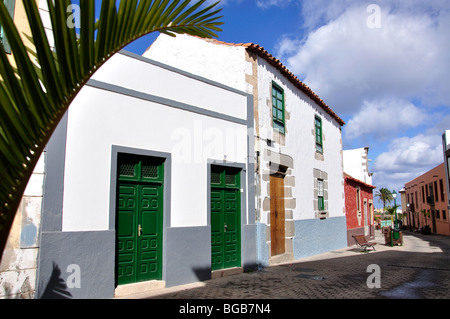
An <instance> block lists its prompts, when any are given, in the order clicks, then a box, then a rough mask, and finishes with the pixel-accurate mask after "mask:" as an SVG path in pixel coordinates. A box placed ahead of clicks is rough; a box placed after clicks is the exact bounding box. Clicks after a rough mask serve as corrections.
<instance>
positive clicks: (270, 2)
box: [256, 0, 292, 9]
mask: <svg viewBox="0 0 450 319" xmlns="http://www.w3.org/2000/svg"><path fill="white" fill-rule="evenodd" d="M291 1H292V0H256V5H257V6H258V7H259V8H262V9H266V8H269V7H272V6H283V7H284V6H286V5H288V4H289V2H291Z"/></svg>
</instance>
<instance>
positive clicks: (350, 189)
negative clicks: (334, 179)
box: [344, 177, 373, 230]
mask: <svg viewBox="0 0 450 319" xmlns="http://www.w3.org/2000/svg"><path fill="white" fill-rule="evenodd" d="M357 187H359V188H360V190H361V192H360V210H361V222H360V223H358V217H357V203H356V197H357V196H356V190H357ZM372 190H373V187H370V186H369V185H367V184H365V183H363V182H358V181H357V180H355V179H353V178H348V177H346V178H345V184H344V191H345V214H346V217H347V230H350V229H355V228H361V227H364V218H365V216H364V199H366V200H367V217H368V219H369V221H368V223H367V224H368V225H373V220H372V221H371V220H370V217H371V212H370V210H371V209H372V210H373V194H372ZM369 200H370V203H372V207H371V206H370V205H369Z"/></svg>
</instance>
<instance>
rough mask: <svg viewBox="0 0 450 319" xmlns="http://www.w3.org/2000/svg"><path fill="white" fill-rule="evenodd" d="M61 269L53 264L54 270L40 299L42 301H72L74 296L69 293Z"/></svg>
mask: <svg viewBox="0 0 450 319" xmlns="http://www.w3.org/2000/svg"><path fill="white" fill-rule="evenodd" d="M61 274H62V273H61V269H59V267H58V265H56V264H55V263H53V270H52V275H51V277H50V280H49V281H48V283H47V286H46V288H45V290H44V293H43V294H42V296H41V297H40V298H41V299H72V294H71V293H70V292H69V291H68V288H67V285H66V283H65V281H64V279H63V278H62V277H61Z"/></svg>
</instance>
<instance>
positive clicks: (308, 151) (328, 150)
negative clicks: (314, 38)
mask: <svg viewBox="0 0 450 319" xmlns="http://www.w3.org/2000/svg"><path fill="white" fill-rule="evenodd" d="M258 63H259V67H258V85H259V87H258V97H259V99H258V105H259V106H258V112H259V123H260V136H261V137H262V138H264V139H265V138H270V139H271V140H274V136H273V128H272V127H271V123H272V114H271V100H272V96H271V94H272V81H275V82H276V83H277V84H278V85H280V86H281V87H282V88H283V89H284V92H285V108H286V111H287V112H288V113H289V119H287V120H286V142H285V146H283V145H280V144H278V143H276V144H275V146H274V147H273V148H272V150H274V151H276V152H281V153H282V154H286V155H289V156H291V157H292V158H293V159H294V169H293V170H292V175H293V176H295V187H293V194H292V197H293V198H295V202H296V208H295V209H294V210H293V213H294V216H293V217H294V220H303V219H314V218H315V212H314V202H313V199H314V177H313V170H314V169H320V170H321V171H324V172H326V173H328V196H329V198H328V207H329V217H342V216H343V207H344V201H343V198H342V194H343V192H344V188H343V185H342V155H341V150H342V141H341V132H340V129H339V124H337V123H336V121H335V120H333V119H331V117H330V116H329V115H328V114H327V113H325V112H324V111H323V110H322V109H321V108H319V107H318V106H317V105H316V104H315V103H314V102H313V101H312V100H311V99H310V98H309V97H307V96H306V95H305V94H304V93H302V92H300V91H299V90H298V89H297V88H295V87H294V86H293V85H292V84H291V83H290V82H289V81H288V80H287V79H286V78H285V77H283V76H281V74H280V72H279V71H278V70H276V69H275V68H274V67H273V66H271V65H269V64H268V63H267V62H266V61H265V60H263V59H261V58H260V59H258ZM268 104H269V105H270V107H269V106H268ZM316 114H317V115H319V116H320V117H321V118H322V126H323V137H324V140H323V143H324V145H323V148H324V160H323V161H322V160H317V159H315V135H314V129H315V127H314V120H315V115H316ZM260 145H261V146H262V147H266V145H265V144H264V143H261V144H260ZM260 151H261V152H262V149H261V150H260ZM263 166H264V163H263ZM262 184H263V185H262V187H261V197H262V198H264V197H269V196H270V194H269V193H268V192H269V190H268V187H267V182H262ZM262 222H266V221H264V220H262Z"/></svg>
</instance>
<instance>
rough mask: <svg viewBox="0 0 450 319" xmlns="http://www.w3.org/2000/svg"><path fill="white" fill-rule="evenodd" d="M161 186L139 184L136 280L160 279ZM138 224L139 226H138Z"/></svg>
mask: <svg viewBox="0 0 450 319" xmlns="http://www.w3.org/2000/svg"><path fill="white" fill-rule="evenodd" d="M160 187H161V186H148V185H145V186H140V191H141V196H140V200H141V207H140V208H141V210H140V215H139V217H140V221H139V225H138V231H139V230H140V233H139V234H138V241H139V243H140V244H139V247H140V251H139V254H138V255H139V260H138V263H139V264H138V269H139V270H140V273H139V274H138V281H144V280H152V279H160V278H159V277H160V274H162V272H161V269H160V268H161V267H160V265H159V264H160V263H159V261H161V260H162V249H161V247H162V246H161V238H162V234H161V232H162V227H161V225H162V221H160V220H159V216H162V209H161V208H162V207H161V206H162V205H161V203H160V202H161V200H162V198H161V197H159V196H158V194H159V188H160ZM139 226H140V228H139Z"/></svg>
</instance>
